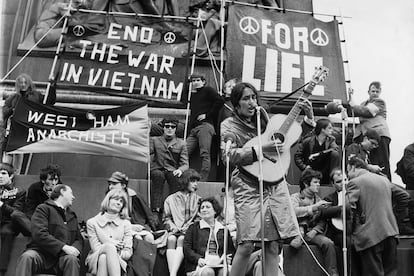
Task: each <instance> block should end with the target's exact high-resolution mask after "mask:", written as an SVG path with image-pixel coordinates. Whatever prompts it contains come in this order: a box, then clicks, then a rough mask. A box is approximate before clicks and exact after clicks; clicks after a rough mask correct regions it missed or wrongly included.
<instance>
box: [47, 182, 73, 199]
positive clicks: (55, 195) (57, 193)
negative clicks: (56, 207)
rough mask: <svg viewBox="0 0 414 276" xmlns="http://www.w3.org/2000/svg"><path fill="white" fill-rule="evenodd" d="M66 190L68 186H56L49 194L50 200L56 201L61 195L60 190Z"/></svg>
mask: <svg viewBox="0 0 414 276" xmlns="http://www.w3.org/2000/svg"><path fill="white" fill-rule="evenodd" d="M68 188H69V186H68V185H65V184H58V185H56V187H55V188H54V189H53V191H52V193H51V194H50V199H51V200H55V199H57V198H58V197H59V196H60V195H61V194H62V190H63V191H66V190H67V189H68Z"/></svg>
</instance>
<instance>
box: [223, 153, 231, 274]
mask: <svg viewBox="0 0 414 276" xmlns="http://www.w3.org/2000/svg"><path fill="white" fill-rule="evenodd" d="M229 183H230V156H229V149H228V148H227V146H226V182H225V187H224V196H225V199H224V246H223V257H224V259H223V265H224V267H223V275H224V276H227V274H228V264H227V249H228V248H227V244H228V236H229V235H228V232H229V231H228V223H229V211H228V209H229V204H228V200H229Z"/></svg>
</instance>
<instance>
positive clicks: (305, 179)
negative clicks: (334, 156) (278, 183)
mask: <svg viewBox="0 0 414 276" xmlns="http://www.w3.org/2000/svg"><path fill="white" fill-rule="evenodd" d="M312 178H317V179H322V173H321V172H319V171H315V170H313V169H306V170H304V171H303V172H302V175H301V176H300V179H299V187H300V190H301V191H303V190H304V189H305V188H306V187H308V186H309V185H310V183H311V180H312Z"/></svg>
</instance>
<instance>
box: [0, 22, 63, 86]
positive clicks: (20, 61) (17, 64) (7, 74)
mask: <svg viewBox="0 0 414 276" xmlns="http://www.w3.org/2000/svg"><path fill="white" fill-rule="evenodd" d="M65 16H66V15H62V17H61V18H59V20H58V21H56V23H55V24H54V25H53V26H52V27H50V29H49V30H48V31H47V32H46V33H45V34H44V35H43V36H42V37H41V38H40V39H39V41H38V42H36V43H35V44H34V45H33V46H32V47H31V48H30V49H29V51H27V53H26V54H25V55H24V56H23V57H22V58H21V59H20V60H19V61H18V62H17V63H16V64H15V65H14V66H13V67H12V68H11V69H10V70H9V71H8V72H7V73H6V75H5V76H4V77H3V78H2V79H1V80H0V82H4V81H5V80H6V79H7V77H8V76H9V75H10V74H11V73H12V72H13V71H14V70H15V69H16V68H17V66H19V65H20V64H21V63H22V62H23V60H24V59H25V58H26V57H27V56H29V55H30V54H31V52H32V51H33V50H34V49H35V48H36V47H37V45H39V43H40V42H42V40H43V39H44V38H45V37H46V36H47V35H48V34H49V32H51V31H52V30H53V29H54V28H55V27H56V26H57V25H58V24H59V23H60V22H61V21H62V20H63V19H64V18H65Z"/></svg>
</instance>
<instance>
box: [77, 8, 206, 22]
mask: <svg viewBox="0 0 414 276" xmlns="http://www.w3.org/2000/svg"><path fill="white" fill-rule="evenodd" d="M76 11H79V12H84V13H93V14H102V15H122V16H131V17H148V18H158V19H178V20H184V21H189V20H192V21H197V20H198V18H197V17H186V16H179V15H158V14H146V13H133V12H115V11H98V10H87V9H77V10H76Z"/></svg>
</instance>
